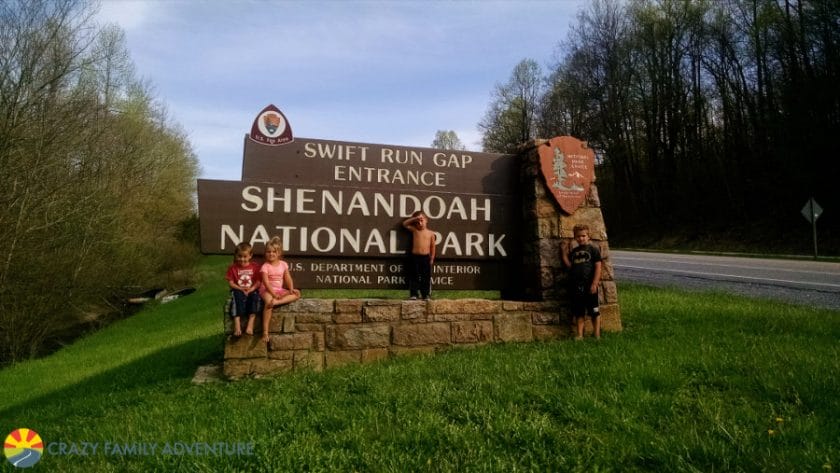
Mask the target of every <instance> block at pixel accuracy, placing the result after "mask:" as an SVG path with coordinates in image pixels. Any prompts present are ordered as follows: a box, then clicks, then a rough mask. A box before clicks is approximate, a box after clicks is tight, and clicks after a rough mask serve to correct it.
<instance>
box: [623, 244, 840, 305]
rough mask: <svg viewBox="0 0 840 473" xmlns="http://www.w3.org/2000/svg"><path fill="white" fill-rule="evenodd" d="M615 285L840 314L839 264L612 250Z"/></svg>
mask: <svg viewBox="0 0 840 473" xmlns="http://www.w3.org/2000/svg"><path fill="white" fill-rule="evenodd" d="M610 261H611V262H612V265H613V268H614V270H615V278H616V280H617V281H619V282H620V281H632V282H638V283H644V284H651V285H655V286H675V287H680V288H683V289H690V290H714V291H725V292H730V293H734V294H740V295H745V296H749V297H757V298H767V299H776V300H781V301H788V302H793V303H796V304H804V305H810V306H814V307H824V308H828V309H835V310H840V263H826V262H817V261H799V260H785V259H764V258H743V257H734V256H706V255H675V254H668V253H647V252H635V251H618V250H610Z"/></svg>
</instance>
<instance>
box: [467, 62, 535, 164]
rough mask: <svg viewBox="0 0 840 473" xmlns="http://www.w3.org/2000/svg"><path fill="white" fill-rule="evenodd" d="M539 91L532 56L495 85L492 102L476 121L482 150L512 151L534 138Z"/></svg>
mask: <svg viewBox="0 0 840 473" xmlns="http://www.w3.org/2000/svg"><path fill="white" fill-rule="evenodd" d="M541 94H542V77H541V72H540V66H539V65H538V64H537V63H536V61H534V60H532V59H524V60H522V61H521V62H520V63H519V64H517V65H516V67H515V68H514V69H513V72H512V73H511V77H510V79H509V80H508V82H507V83H505V84H500V85H497V86H496V89H495V91H494V98H493V101H492V102H491V103H490V107H489V109H488V110H487V112H486V114H485V116H484V119H482V121H481V122H480V123H479V124H478V127H479V129H480V130H482V147H483V148H484V151H488V152H498V153H507V152H513V151H515V150H516V148H517V147H518V146H519V145H521V144H523V143H525V142H526V141H528V140H531V139H533V138H536V132H537V117H538V111H539V102H540V98H541Z"/></svg>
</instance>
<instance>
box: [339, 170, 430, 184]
mask: <svg viewBox="0 0 840 473" xmlns="http://www.w3.org/2000/svg"><path fill="white" fill-rule="evenodd" d="M333 180H335V181H339V182H376V183H379V184H398V185H401V186H411V185H414V186H426V187H446V174H445V173H442V172H433V171H418V170H414V169H407V170H402V169H386V168H372V167H360V166H339V165H336V166H335V167H334V168H333Z"/></svg>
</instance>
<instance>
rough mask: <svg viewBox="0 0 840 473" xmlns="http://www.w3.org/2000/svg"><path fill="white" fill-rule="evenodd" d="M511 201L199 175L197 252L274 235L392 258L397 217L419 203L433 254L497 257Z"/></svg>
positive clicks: (320, 250) (296, 252)
mask: <svg viewBox="0 0 840 473" xmlns="http://www.w3.org/2000/svg"><path fill="white" fill-rule="evenodd" d="M514 205H515V203H514V200H513V196H510V195H507V196H506V195H493V194H484V195H477V194H472V195H471V194H455V193H443V192H430V191H410V192H409V191H406V192H398V191H382V190H376V189H365V188H351V187H330V186H315V185H310V186H301V185H297V184H276V183H250V182H239V181H216V180H207V179H199V181H198V207H199V214H200V229H201V250H202V252H204V253H224V254H226V253H232V252H233V248H234V247H235V246H236V245H237V244H238V243H239V242H241V241H247V242H249V243H251V244H253V245H255V246H256V247H257V251H258V252H261V251H262V246H261V245H263V244H264V243H266V242H267V241H268V240H269V239H270V238H271V237H272V236H279V237H280V238H282V239H283V246H284V248H283V251H284V252H285V253H286V255H288V256H319V257H325V256H331V257H347V258H364V257H368V258H393V257H398V256H401V255H404V254H405V252H406V249H407V248H408V242H409V240H408V239H409V233H408V232H407V231H405V230H404V229H403V228H402V221H403V220H404V219H406V218H407V217H408V216H410V215H411V214H412V213H413V212H415V211H416V210H422V211H424V212H425V213H426V214H427V215H428V216H429V218H430V223H429V227H430V228H431V229H432V230H434V231H436V232H437V254H438V256H439V257H440V258H445V259H472V260H500V259H504V258H505V257H507V256H508V254H510V249H511V245H512V244H513V243H512V241H511V240H512V239H513V237H512V236H508V235H509V234H510V233H511V228H513V227H515V225H516V223H515V222H514V221H512V218H513V217H514V215H515V209H514V208H513V207H514Z"/></svg>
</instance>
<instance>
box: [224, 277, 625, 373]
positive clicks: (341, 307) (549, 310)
mask: <svg viewBox="0 0 840 473" xmlns="http://www.w3.org/2000/svg"><path fill="white" fill-rule="evenodd" d="M605 294H606V293H605ZM613 294H614V291H613ZM601 311H602V315H601V326H602V331H604V332H615V331H619V330H621V320H620V318H619V311H618V305H617V304H616V301H615V300H614V299H607V300H604V301H602V305H601ZM260 318H261V317H259V316H258V317H257V319H258V320H257V323H256V327H257V328H258V329H257V332H258V333H255V334H254V335H253V336H249V335H243V336H241V337H238V338H234V337H233V336H232V334H233V323H232V321H231V319H230V317H228V316H227V315H226V316H225V335H226V342H225V355H224V367H223V372H224V375H225V376H226V377H227V378H230V379H235V378H241V377H245V376H265V375H271V374H277V373H285V372H290V371H293V370H301V369H307V370H315V371H320V370H323V369H325V368H332V367H336V366H342V365H346V364H349V363H370V362H375V361H379V360H383V359H388V358H391V357H396V356H403V355H416V354H430V353H435V352H437V351H440V350H444V349H448V348H451V347H459V346H464V347H467V346H479V345H486V344H489V343H503V342H531V341H544V340H556V339H564V338H566V339H569V338H571V337H572V335H573V334H574V332H573V329H572V324H571V320H570V314H569V312H568V309H567V308H566V307H565V306H563V305H561V304H560V303H559V302H557V301H550V302H516V301H492V300H484V299H457V300H431V301H400V300H383V299H335V300H333V299H301V300H298V301H296V302H293V303H291V304H288V305H286V306H282V307H279V308H277V309H275V310H274V315H273V316H272V319H271V323H270V324H269V333H270V339H271V341H270V343H269V344H268V345H266V344H265V343H263V342H262V341H261V339H262V333H261V329H260V327H262V321H261V320H260ZM243 325H244V324H243ZM586 331H587V333H591V331H592V326H591V322H590V321H589V320H588V319H587V322H586Z"/></svg>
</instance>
